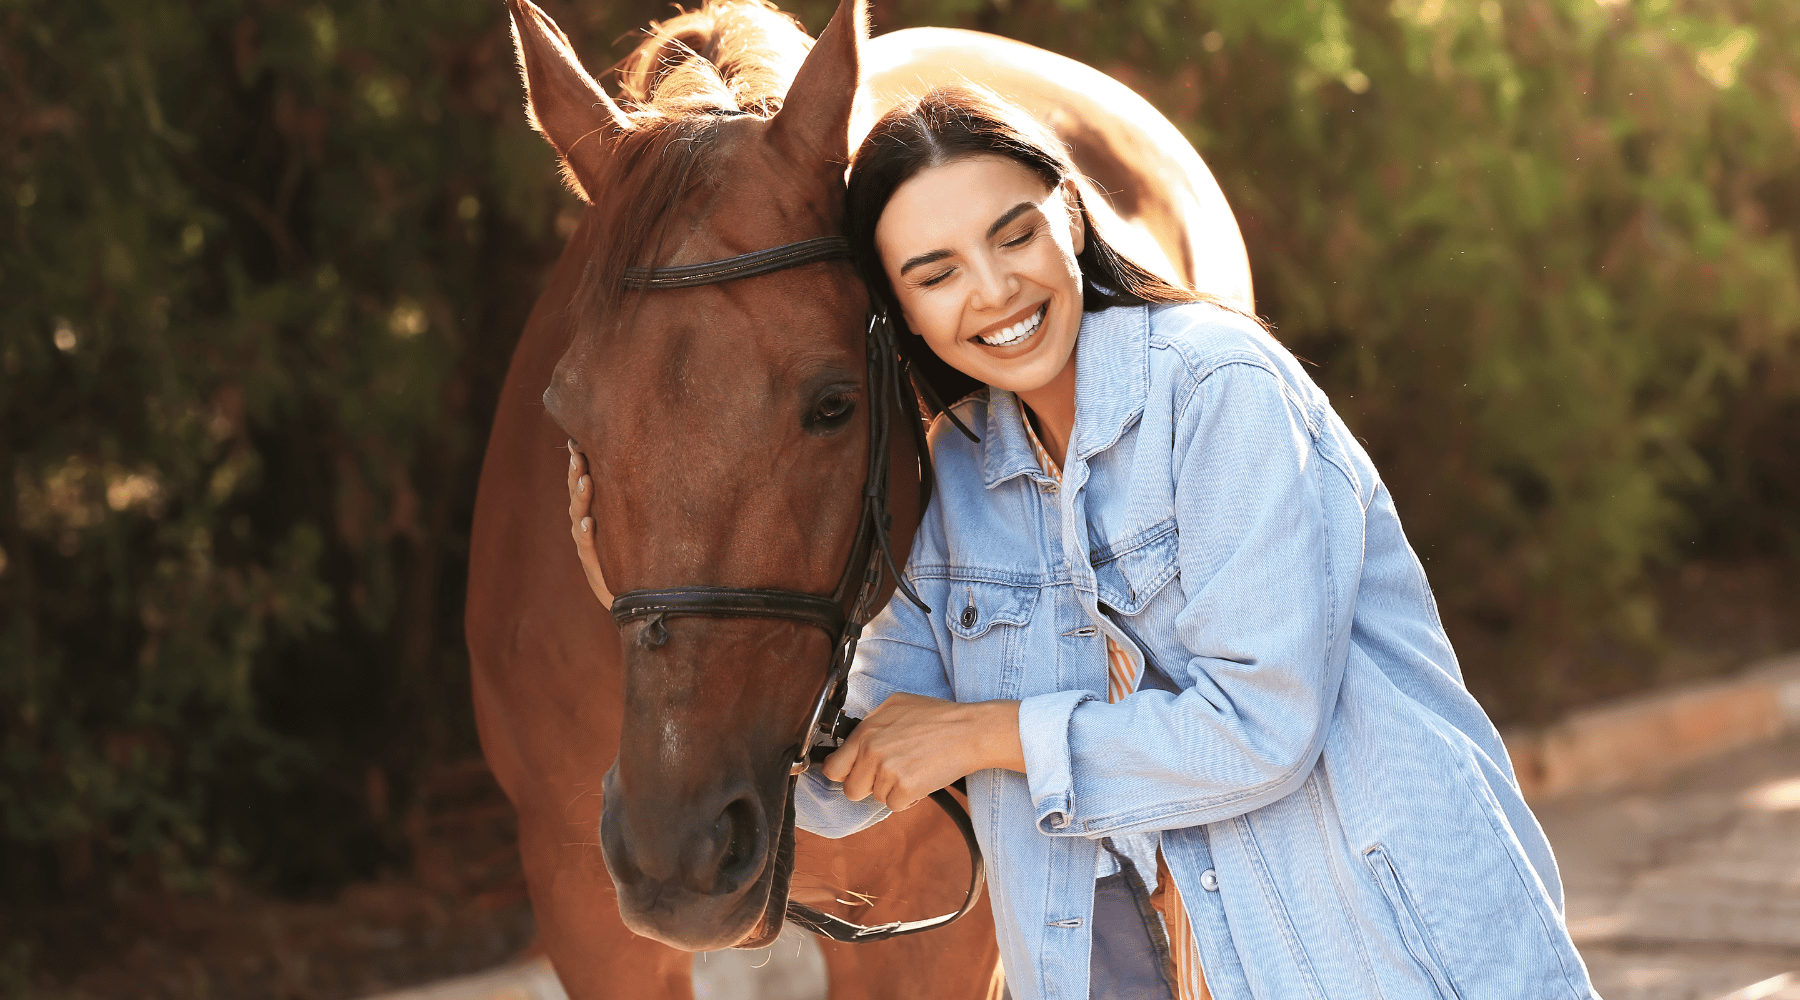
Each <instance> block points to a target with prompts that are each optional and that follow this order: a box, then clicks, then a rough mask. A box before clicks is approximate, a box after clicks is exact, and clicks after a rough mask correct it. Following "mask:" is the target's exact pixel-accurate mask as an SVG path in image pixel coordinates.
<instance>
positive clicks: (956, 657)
mask: <svg viewBox="0 0 1800 1000" xmlns="http://www.w3.org/2000/svg"><path fill="white" fill-rule="evenodd" d="M1075 400H1076V404H1075V429H1074V433H1073V435H1072V437H1071V441H1070V444H1069V448H1068V454H1067V456H1066V459H1065V461H1064V467H1063V481H1062V485H1061V486H1060V488H1059V487H1058V486H1057V485H1056V484H1055V483H1054V482H1053V481H1051V480H1050V479H1049V478H1048V477H1047V476H1045V475H1044V474H1043V472H1042V471H1041V470H1040V469H1039V468H1038V465H1037V462H1036V461H1035V459H1034V458H1033V455H1032V452H1031V448H1030V446H1029V444H1028V442H1027V440H1026V438H1025V432H1024V430H1023V428H1022V425H1021V422H1020V420H1021V411H1020V404H1019V401H1018V398H1017V397H1016V396H1014V395H1013V394H1011V393H1009V392H1005V391H1002V390H988V391H987V392H984V393H977V394H975V395H973V396H971V397H969V398H968V399H965V400H964V401H962V402H961V403H959V404H957V407H956V412H957V415H958V416H959V417H960V418H961V419H962V420H963V421H964V423H966V424H967V425H968V426H969V427H970V428H971V429H972V430H974V431H975V432H976V433H977V434H978V435H979V436H980V437H981V441H980V443H973V442H970V441H968V440H967V439H966V438H964V437H963V436H962V435H961V434H960V433H959V432H957V431H956V430H955V429H954V428H952V427H949V426H948V425H947V422H946V421H944V420H942V419H941V418H940V419H939V420H938V421H937V422H936V424H935V425H934V426H933V428H932V431H931V452H932V458H933V461H934V462H935V463H936V467H937V473H938V478H937V491H936V493H935V495H934V496H933V498H932V502H931V505H930V508H929V509H928V511H927V513H926V517H925V521H924V523H923V525H922V526H921V527H920V529H919V532H918V534H917V536H916V539H915V542H914V545H913V550H912V553H911V558H910V559H909V561H908V562H907V565H906V570H905V573H906V576H907V579H908V580H909V581H910V582H911V583H912V585H913V586H914V587H915V588H916V589H917V590H918V593H919V595H920V596H921V597H923V598H924V600H925V602H926V603H927V604H929V605H930V606H931V609H932V613H931V614H929V615H927V614H925V613H924V612H921V611H920V610H919V609H918V608H916V607H914V606H913V605H912V604H911V603H909V602H907V601H906V600H904V599H897V600H894V601H892V602H890V603H889V604H888V606H887V607H886V608H885V609H884V610H883V611H882V612H881V614H880V615H879V616H878V617H877V618H876V619H875V620H874V621H873V622H872V623H871V624H870V626H869V629H868V631H867V633H866V634H865V637H864V639H863V640H862V644H861V647H860V649H859V650H858V652H857V658H856V663H855V667H854V669H853V671H852V674H851V679H850V691H849V701H848V710H849V712H850V714H851V715H854V716H862V715H866V714H868V713H869V712H870V711H872V710H873V709H874V708H875V707H876V706H878V705H879V704H881V702H882V701H883V700H884V699H885V698H886V697H887V696H888V695H889V694H891V693H893V692H896V691H909V692H914V693H918V694H923V695H929V696H932V697H937V698H946V699H955V700H957V701H971V702H972V701H983V700H989V699H1018V700H1019V736H1020V739H1021V741H1022V743H1023V747H1024V753H1025V762H1026V773H1024V774H1019V773H1017V772H1014V771H1007V770H1000V769H992V770H984V771H978V772H976V773H975V774H972V775H970V776H969V778H968V789H969V799H970V805H971V813H972V816H973V818H974V820H975V827H976V831H977V833H978V835H979V837H980V840H981V846H982V850H983V852H984V853H985V855H986V858H987V865H988V872H989V879H990V884H991V887H992V893H993V907H994V916H995V923H996V925H997V929H998V934H999V939H1000V950H1001V955H1002V959H1003V961H1004V963H1005V971H1006V979H1007V983H1008V985H1009V987H1010V988H1011V990H1012V995H1013V996H1014V997H1018V998H1021V1000H1024V998H1031V997H1043V998H1058V1000H1087V996H1088V989H1087V984H1088V960H1089V954H1090V937H1089V934H1090V930H1091V926H1090V924H1091V920H1092V912H1093V897H1094V873H1095V869H1096V852H1097V851H1099V850H1100V849H1101V845H1100V841H1101V840H1102V839H1103V838H1108V837H1116V836H1123V835H1127V834H1154V835H1159V836H1160V838H1161V841H1160V842H1161V846H1162V849H1163V853H1164V855H1165V857H1166V859H1167V861H1168V866H1169V870H1170V873H1171V874H1172V876H1173V877H1174V879H1175V882H1176V884H1177V886H1178V888H1179V889H1180V891H1181V897H1182V899H1183V900H1184V901H1185V902H1186V905H1187V907H1188V910H1189V914H1190V917H1191V921H1192V924H1193V926H1194V929H1195V935H1196V937H1197V939H1198V946H1199V951H1200V956H1201V961H1202V965H1203V967H1204V969H1205V973H1206V978H1207V982H1208V985H1209V986H1210V988H1211V990H1212V992H1213V995H1214V996H1215V997H1217V998H1218V1000H1249V998H1252V997H1255V998H1263V1000H1302V998H1310V1000H1327V998H1329V1000H1352V998H1364V997H1367V998H1378V997H1380V998H1387V1000H1413V998H1418V1000H1427V998H1430V1000H1518V998H1521V997H1533V998H1568V1000H1586V998H1591V997H1592V996H1593V993H1592V989H1591V987H1590V985H1589V983H1588V977H1587V972H1586V969H1585V968H1584V966H1583V964H1582V961H1581V958H1580V956H1579V955H1578V954H1577V953H1576V951H1575V948H1574V946H1573V944H1572V942H1571V941H1570V938H1569V934H1568V931H1567V929H1566V928H1565V926H1564V923H1563V915H1562V888H1561V883H1560V880H1559V879H1558V877H1557V871H1556V862H1555V860H1554V859H1553V858H1552V857H1551V853H1550V845H1549V844H1548V842H1547V841H1546V840H1545V838H1544V834H1543V832H1542V830H1541V829H1540V828H1539V826H1538V824H1537V821H1536V820H1535V819H1534V818H1533V817H1532V815H1531V812H1530V810H1529V809H1528V808H1527V807H1526V805H1525V802H1524V799H1523V798H1522V797H1521V795H1520V793H1519V787H1518V783H1517V781H1516V780H1515V778H1514V777H1513V772H1512V766H1511V764H1510V762H1509V761H1508V759H1507V756H1506V751H1505V749H1504V748H1503V747H1502V745H1501V742H1500V738H1499V735H1498V734H1497V733H1496V732H1495V730H1494V727H1493V725H1492V724H1491V723H1490V722H1489V721H1488V718H1487V716H1486V715H1485V714H1484V713H1483V712H1482V710H1481V707H1480V706H1479V705H1477V704H1476V702H1475V700H1474V699H1473V698H1472V697H1470V695H1469V693H1468V691H1467V690H1466V689H1465V688H1464V687H1463V684H1462V676H1461V671H1460V669H1459V668H1458V666H1457V663H1456V657H1455V654H1454V653H1452V652H1451V649H1450V644H1449V641H1448V639H1447V638H1446V637H1445V634H1444V628H1443V625H1442V623H1441V622H1440V621H1439V620H1438V614H1437V608H1436V604H1435V603H1434V602H1433V600H1432V597H1431V591H1430V589H1429V587H1428V586H1427V584H1426V581H1425V573H1424V570H1423V568H1422V567H1421V566H1420V563H1419V560H1418V558H1417V557H1416V556H1415V555H1414V554H1413V551H1412V549H1411V547H1410V546H1408V544H1407V542H1406V538H1405V536H1404V535H1403V534H1402V532H1401V530H1400V521H1399V519H1398V517H1397V516H1396V514H1395V511H1394V504H1393V500H1392V498H1391V497H1390V496H1389V495H1388V491H1387V489H1386V487H1384V486H1383V485H1382V482H1381V480H1380V478H1379V477H1378V476H1377V474H1376V472H1375V469H1374V467H1373V466H1372V465H1371V464H1370V461H1369V457H1368V455H1367V454H1365V453H1364V451H1363V449H1362V447H1361V446H1360V445H1359V444H1358V443H1357V441H1356V438H1355V437H1354V436H1353V435H1352V434H1351V433H1350V431H1349V429H1348V428H1346V427H1345V426H1344V423H1343V421H1342V420H1340V419H1339V418H1338V416H1337V414H1336V413H1334V412H1333V411H1332V409H1331V406H1330V404H1329V403H1328V402H1327V401H1326V398H1325V395H1324V394H1323V393H1322V392H1321V391H1320V390H1319V388H1318V387H1317V386H1315V385H1314V384H1313V383H1312V381H1311V379H1309V378H1308V377H1307V375H1306V373H1305V372H1304V371H1302V370H1301V368H1300V366H1299V364H1298V363H1297V362H1296V361H1295V359H1294V357H1293V356H1292V355H1291V354H1289V353H1288V352H1287V351H1286V350H1285V349H1284V348H1282V347H1281V346H1280V344H1278V343H1277V342H1276V341H1275V340H1274V339H1273V338H1271V337H1269V336H1268V335H1267V334H1265V333H1264V332H1262V331H1261V330H1259V329H1258V328H1256V327H1255V326H1254V325H1253V324H1252V323H1250V322H1249V321H1247V320H1245V319H1243V318H1241V317H1238V316H1235V315H1233V314H1231V313H1228V312H1226V311H1224V310H1221V309H1218V308H1215V307H1212V306H1209V305H1204V304H1186V305H1178V306H1160V307H1148V308H1147V307H1141V306H1140V307H1121V308H1115V309H1109V310H1106V311H1103V312H1097V313H1089V314H1087V315H1086V316H1085V317H1084V319H1083V321H1082V325H1081V332H1080V336H1079V338H1078V340H1077V346H1076V388H1075ZM1103 633H1104V635H1105V636H1112V637H1113V638H1114V639H1115V640H1118V641H1120V642H1121V644H1123V645H1125V647H1126V648H1127V649H1128V650H1130V651H1131V652H1133V654H1134V655H1136V656H1141V657H1143V658H1144V659H1145V660H1147V666H1148V668H1149V670H1150V671H1152V672H1154V673H1160V674H1161V675H1162V676H1163V677H1164V678H1166V679H1167V680H1169V681H1172V682H1173V683H1170V684H1166V685H1163V686H1164V687H1168V688H1173V689H1175V690H1160V689H1155V688H1153V687H1151V686H1150V685H1148V684H1145V685H1141V686H1140V688H1139V690H1138V691H1137V692H1135V693H1134V694H1131V695H1129V696H1127V697H1125V698H1123V699H1121V700H1120V701H1119V702H1117V703H1115V704H1109V703H1108V702H1107V700H1106V695H1105V691H1106V684H1107V663H1106V655H1105V651H1104V645H1105V638H1104V636H1103ZM797 808H798V816H799V822H800V824H801V825H802V826H803V827H805V828H807V829H810V830H814V831H816V832H819V833H823V834H825V835H827V836H844V835H847V834H850V833H853V832H855V831H856V830H859V829H862V828H864V827H866V826H868V825H869V824H871V823H874V822H876V821H878V820H880V819H881V818H883V817H884V816H885V815H886V811H885V810H884V809H883V808H882V807H880V806H878V805H876V804H874V802H873V800H872V799H871V800H865V801H863V802H850V801H849V800H847V799H845V798H844V796H843V794H842V787H841V786H840V785H837V784H835V783H833V782H830V781H828V780H826V779H825V778H824V777H823V776H822V775H820V774H819V773H818V772H817V770H814V771H811V772H808V773H807V774H806V775H805V776H804V778H803V780H802V781H801V783H800V791H799V794H798V801H797Z"/></svg>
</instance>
